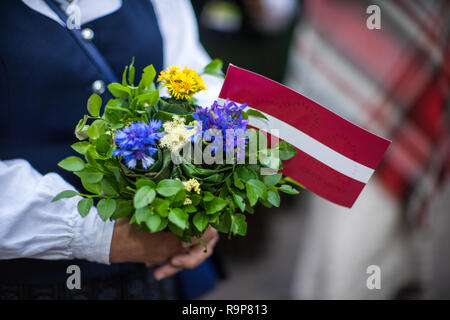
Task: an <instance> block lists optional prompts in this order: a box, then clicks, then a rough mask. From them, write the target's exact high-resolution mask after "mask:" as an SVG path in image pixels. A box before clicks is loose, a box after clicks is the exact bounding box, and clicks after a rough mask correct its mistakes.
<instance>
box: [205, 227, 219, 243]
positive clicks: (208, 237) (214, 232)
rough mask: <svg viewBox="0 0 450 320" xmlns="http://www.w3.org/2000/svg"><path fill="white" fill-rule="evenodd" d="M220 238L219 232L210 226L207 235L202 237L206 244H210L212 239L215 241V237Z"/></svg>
mask: <svg viewBox="0 0 450 320" xmlns="http://www.w3.org/2000/svg"><path fill="white" fill-rule="evenodd" d="M216 236H218V232H217V230H216V229H214V228H213V227H211V226H209V227H208V228H207V229H206V231H205V233H204V234H203V236H202V240H203V241H205V242H209V241H210V240H211V239H213V238H214V237H216Z"/></svg>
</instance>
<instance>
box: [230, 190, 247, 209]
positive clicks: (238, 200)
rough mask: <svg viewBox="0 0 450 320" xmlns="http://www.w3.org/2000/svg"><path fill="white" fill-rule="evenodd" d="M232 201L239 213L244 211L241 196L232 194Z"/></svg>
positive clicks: (243, 201) (243, 202)
mask: <svg viewBox="0 0 450 320" xmlns="http://www.w3.org/2000/svg"><path fill="white" fill-rule="evenodd" d="M233 200H234V203H236V205H237V206H238V207H239V209H241V211H242V212H244V210H245V200H244V198H243V197H242V196H241V195H239V194H237V193H234V192H233Z"/></svg>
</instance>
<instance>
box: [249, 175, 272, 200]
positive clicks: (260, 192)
mask: <svg viewBox="0 0 450 320" xmlns="http://www.w3.org/2000/svg"><path fill="white" fill-rule="evenodd" d="M248 187H251V188H252V189H253V191H254V192H255V194H256V195H257V196H258V197H259V198H261V199H267V188H266V185H265V184H264V183H262V182H261V181H260V180H258V179H250V180H249V181H247V188H248Z"/></svg>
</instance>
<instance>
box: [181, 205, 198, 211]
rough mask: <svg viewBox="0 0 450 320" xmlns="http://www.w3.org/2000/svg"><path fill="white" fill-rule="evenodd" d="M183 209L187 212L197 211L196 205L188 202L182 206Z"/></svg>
mask: <svg viewBox="0 0 450 320" xmlns="http://www.w3.org/2000/svg"><path fill="white" fill-rule="evenodd" d="M183 210H184V212H187V213H194V212H197V207H196V206H194V205H192V204H189V205H187V206H184V207H183Z"/></svg>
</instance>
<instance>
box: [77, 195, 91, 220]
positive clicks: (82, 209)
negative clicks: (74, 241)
mask: <svg viewBox="0 0 450 320" xmlns="http://www.w3.org/2000/svg"><path fill="white" fill-rule="evenodd" d="M93 205H94V200H92V198H84V199H81V200H80V201H78V205H77V208H78V212H79V213H80V215H81V216H82V217H86V216H87V215H88V214H89V211H91V208H92V206H93Z"/></svg>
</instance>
